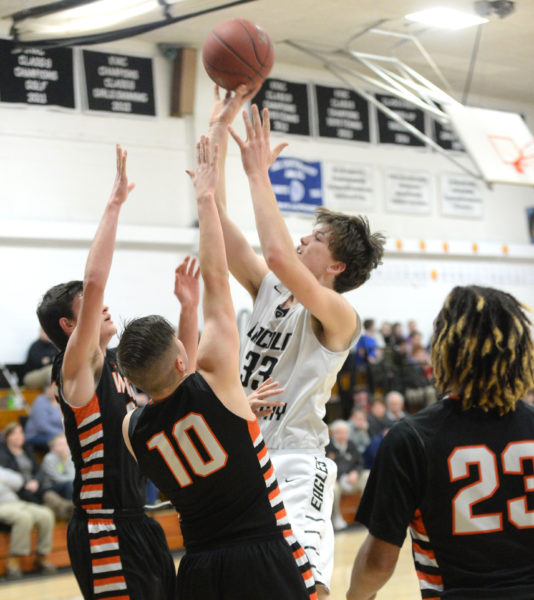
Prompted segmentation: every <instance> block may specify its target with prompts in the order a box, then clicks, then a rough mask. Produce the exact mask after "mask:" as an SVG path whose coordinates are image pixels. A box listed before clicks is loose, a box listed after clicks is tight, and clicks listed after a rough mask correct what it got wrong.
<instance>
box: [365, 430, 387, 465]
mask: <svg viewBox="0 0 534 600" xmlns="http://www.w3.org/2000/svg"><path fill="white" fill-rule="evenodd" d="M388 431H389V427H386V429H383V430H382V431H381V432H380V433H377V434H376V435H374V436H373V437H372V438H371V443H370V444H369V446H367V448H366V450H365V452H364V453H363V466H364V468H365V469H368V470H369V471H370V470H371V469H372V468H373V464H374V462H375V458H376V454H377V452H378V448H380V444H381V443H382V440H383V439H384V438H385V437H386V434H387V432H388Z"/></svg>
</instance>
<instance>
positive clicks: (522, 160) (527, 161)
mask: <svg viewBox="0 0 534 600" xmlns="http://www.w3.org/2000/svg"><path fill="white" fill-rule="evenodd" d="M488 139H489V141H490V143H491V145H492V146H493V148H494V150H495V152H496V153H497V154H498V156H499V158H500V159H501V160H502V161H503V162H504V163H506V164H507V165H512V166H513V167H514V168H515V170H516V171H517V172H518V173H524V172H525V168H527V167H530V165H531V164H532V165H534V139H532V140H530V141H529V142H527V143H526V144H525V145H524V146H522V147H520V146H518V145H517V143H516V141H515V140H514V139H513V138H511V137H505V136H501V135H488Z"/></svg>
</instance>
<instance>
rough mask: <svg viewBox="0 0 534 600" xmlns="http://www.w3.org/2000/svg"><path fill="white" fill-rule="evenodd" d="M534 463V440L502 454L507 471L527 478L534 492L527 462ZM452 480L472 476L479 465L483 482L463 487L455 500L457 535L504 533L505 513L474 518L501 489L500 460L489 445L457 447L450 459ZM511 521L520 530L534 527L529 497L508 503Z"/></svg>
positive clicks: (528, 487)
mask: <svg viewBox="0 0 534 600" xmlns="http://www.w3.org/2000/svg"><path fill="white" fill-rule="evenodd" d="M525 460H530V461H534V441H526V442H511V443H510V444H508V446H506V448H505V449H504V450H503V452H502V454H501V461H502V468H503V472H504V473H505V474H507V475H523V486H524V490H525V492H534V475H525V474H524V470H523V461H525ZM448 464H449V476H450V480H451V481H458V480H459V479H465V478H466V477H468V476H469V466H470V465H476V466H477V467H478V472H479V480H478V481H476V482H475V483H472V484H470V485H467V486H465V487H463V488H462V489H461V490H460V491H459V492H458V493H457V494H456V496H455V497H454V498H453V500H452V507H453V513H452V530H453V534H455V535H469V534H475V533H490V532H491V531H501V530H502V528H503V525H502V518H503V516H502V513H500V512H497V513H488V514H481V515H473V506H474V505H475V504H477V503H479V502H482V501H483V500H487V499H488V498H491V497H492V496H493V494H495V492H496V491H497V489H498V487H499V473H498V469H497V457H496V456H495V454H494V453H493V452H492V451H491V450H490V449H489V448H488V447H487V446H485V445H482V446H462V447H459V448H455V449H454V450H453V452H452V453H451V455H450V456H449V459H448ZM507 508H508V511H507V512H508V520H509V521H510V522H511V523H512V524H513V525H515V527H517V528H518V529H526V528H530V527H534V510H528V507H527V497H526V495H524V496H519V497H518V498H512V499H510V500H508V502H507Z"/></svg>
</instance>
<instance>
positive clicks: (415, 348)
mask: <svg viewBox="0 0 534 600" xmlns="http://www.w3.org/2000/svg"><path fill="white" fill-rule="evenodd" d="M56 352H57V350H56V348H55V346H54V345H53V344H52V343H51V342H50V341H49V340H48V339H47V338H46V335H45V334H44V333H43V332H41V333H40V336H39V339H38V340H36V341H35V342H34V343H32V345H31V346H30V348H29V350H28V356H27V361H26V364H25V365H24V370H23V375H22V381H23V383H24V385H26V386H27V387H40V388H42V393H40V394H39V395H38V396H37V397H36V398H35V400H34V402H33V404H32V406H31V411H30V414H29V416H28V417H27V418H26V419H22V420H21V421H14V422H12V423H9V424H8V425H7V427H5V429H4V431H3V432H2V440H1V443H0V526H1V525H2V524H4V526H7V528H11V537H10V558H9V561H8V564H7V570H6V575H7V577H8V578H10V579H15V578H19V577H21V576H22V573H21V570H20V565H19V564H18V558H19V557H21V556H25V555H28V554H29V553H30V539H31V538H30V535H31V531H32V528H33V527H34V526H35V527H37V530H38V547H37V552H38V554H37V557H36V567H37V568H38V569H39V570H41V571H43V572H51V571H53V570H54V568H53V567H52V565H50V564H49V563H48V562H47V560H46V555H47V554H48V553H49V552H50V549H51V545H52V533H53V526H54V522H55V520H56V519H65V520H67V519H68V518H69V517H70V515H71V514H72V511H73V508H74V507H73V504H72V499H71V498H72V485H73V479H74V465H73V463H72V460H71V458H70V451H69V448H68V445H67V442H66V438H65V436H64V432H63V422H62V417H61V409H60V407H59V404H58V402H57V400H56V397H55V392H54V388H53V386H52V385H51V383H50V373H51V366H52V362H53V358H54V355H55V354H56ZM139 400H140V401H141V400H142V398H140V399H139ZM145 400H146V399H145ZM436 400H437V391H436V390H435V388H434V387H433V378H432V367H431V364H430V354H429V346H428V343H426V344H425V342H424V341H423V337H422V335H421V333H420V332H419V331H418V329H417V325H416V322H415V321H409V322H408V327H407V332H406V333H404V331H403V327H402V324H401V323H394V324H390V323H388V322H385V323H383V324H382V326H381V327H380V329H377V328H376V325H375V321H374V320H373V319H366V320H365V321H364V323H363V331H362V335H361V337H360V338H359V340H358V342H357V344H356V345H355V347H354V348H353V349H352V351H351V352H350V354H349V357H348V359H347V361H346V362H345V364H344V366H343V368H342V370H341V371H340V373H339V375H338V381H337V385H336V387H335V388H334V390H333V397H332V401H331V404H335V405H336V406H337V407H338V411H337V414H335V416H334V418H330V419H329V418H328V416H329V415H332V414H333V412H332V411H330V412H328V413H327V420H330V421H331V422H329V428H330V434H331V436H330V443H329V445H328V446H327V448H326V454H327V456H328V457H329V458H331V459H332V460H334V461H335V462H336V464H337V467H338V475H337V482H336V487H335V493H334V509H333V513H332V520H333V524H334V529H335V530H341V529H344V528H346V527H347V525H348V523H347V522H346V521H345V519H344V518H343V516H342V514H341V509H340V502H341V498H342V496H343V494H355V493H359V494H361V493H362V492H363V489H364V487H365V484H366V482H367V478H368V476H369V472H370V469H371V467H372V465H373V462H374V459H375V457H376V453H377V451H378V448H379V446H380V443H381V441H382V439H383V438H384V436H385V435H386V434H387V432H388V431H389V429H390V428H391V426H392V425H393V424H394V423H395V422H397V421H400V420H401V419H403V418H404V417H405V416H406V414H407V413H413V412H416V411H417V410H420V409H422V408H424V407H425V406H428V405H429V404H431V403H433V402H435V401H436ZM525 400H526V401H527V402H529V403H530V404H534V390H531V391H530V392H529V393H528V394H527V396H526V398H525ZM158 495H159V492H158V490H157V488H155V486H153V484H151V483H150V482H148V484H147V503H148V504H153V503H154V502H156V501H157V499H158Z"/></svg>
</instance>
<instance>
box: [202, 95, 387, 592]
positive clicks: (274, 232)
mask: <svg viewBox="0 0 534 600" xmlns="http://www.w3.org/2000/svg"><path fill="white" fill-rule="evenodd" d="M249 95H250V94H249ZM246 99H247V90H246V88H245V87H244V86H242V87H241V88H239V89H238V90H237V92H236V93H235V94H231V93H228V94H226V96H225V98H224V99H222V100H221V99H220V98H219V92H218V89H217V88H216V93H215V104H214V108H213V111H212V115H211V121H210V135H211V138H212V141H213V143H214V144H217V145H218V146H219V157H220V158H219V160H220V171H219V172H220V173H221V175H222V174H223V173H224V160H225V156H226V148H227V143H228V134H227V132H228V130H230V133H232V136H233V137H234V139H235V140H236V142H237V143H238V145H239V147H240V149H241V157H242V161H243V166H244V169H245V172H246V174H247V176H248V179H249V185H250V190H251V196H252V202H253V206H254V214H255V218H256V226H257V229H258V234H259V237H260V242H261V247H262V251H263V258H261V257H259V256H257V255H256V254H255V252H254V251H253V249H252V248H251V246H250V245H249V243H248V242H247V240H246V238H245V237H244V235H243V234H242V232H241V231H240V230H239V229H238V228H237V226H236V225H235V224H234V223H233V222H232V221H231V220H230V219H229V217H228V215H227V213H226V198H225V184H224V177H220V180H219V187H218V190H217V194H216V201H217V206H218V209H219V214H220V218H221V223H222V225H223V232H224V237H225V246H226V253H227V258H228V263H229V267H230V271H231V272H232V274H233V275H234V277H235V278H236V279H237V280H238V281H239V282H240V283H241V284H242V285H243V286H244V287H245V288H246V289H247V291H248V292H249V293H250V294H251V296H252V299H253V301H254V309H253V313H252V317H251V321H250V324H249V327H248V329H247V334H246V337H245V339H244V340H243V342H242V351H241V361H240V364H241V381H242V383H243V385H244V387H245V389H246V391H247V392H251V391H253V390H255V389H256V388H257V387H258V386H259V385H260V384H261V383H262V382H263V381H264V380H266V379H268V378H269V377H273V378H274V379H275V380H277V381H279V382H280V384H281V385H282V386H283V387H284V389H285V391H284V393H283V394H282V395H281V396H280V398H279V399H280V400H281V401H282V402H284V404H283V405H281V406H277V407H276V408H275V410H274V411H273V412H271V413H270V414H269V415H267V416H265V417H262V415H261V413H260V414H259V415H258V416H259V423H260V427H261V429H262V433H263V436H264V439H265V441H266V443H267V446H268V448H269V450H270V453H271V459H272V462H273V465H274V467H275V470H276V474H277V477H278V482H279V486H280V489H281V492H282V496H283V498H284V503H285V506H286V510H287V513H288V515H289V518H290V521H291V524H292V527H293V531H294V533H295V535H296V537H297V539H298V540H299V541H300V543H301V545H302V546H303V548H304V549H305V550H306V553H307V554H308V558H309V562H310V564H311V567H312V570H313V572H314V576H315V579H316V582H317V584H318V586H317V591H318V595H319V598H321V599H325V598H328V596H329V587H330V577H331V574H332V568H333V529H332V524H331V519H330V516H331V512H332V502H333V486H334V483H335V479H336V466H335V464H334V463H333V462H332V461H330V460H329V459H327V458H326V457H325V453H324V447H325V445H326V444H327V442H328V430H327V426H326V425H325V424H324V422H323V420H322V419H323V417H324V414H325V405H326V402H327V401H328V399H329V397H330V392H331V389H332V386H333V384H334V381H335V377H336V374H337V372H338V371H339V369H340V368H341V365H342V364H343V362H344V361H345V358H346V357H347V354H348V352H349V349H350V348H351V347H352V346H353V345H354V343H355V342H356V339H357V337H358V335H359V332H360V328H361V326H360V319H359V317H358V315H357V313H356V311H355V310H354V309H353V307H352V306H351V305H350V304H349V303H348V301H347V300H346V299H345V298H344V297H343V296H342V295H341V293H342V292H345V291H348V290H350V289H354V288H356V287H358V286H360V285H361V284H362V283H364V282H365V281H366V280H367V279H368V278H369V274H370V272H371V270H372V269H373V268H375V267H376V266H377V265H378V264H379V263H380V260H381V257H382V254H383V244H384V238H383V236H381V235H380V234H371V233H370V231H369V224H368V222H367V220H366V219H365V218H364V217H360V216H348V215H343V214H341V213H333V212H331V211H329V210H326V209H320V210H319V211H318V213H317V225H316V228H315V229H314V231H313V232H312V233H311V234H310V235H307V236H305V237H303V238H301V243H300V245H299V246H298V248H297V250H296V252H295V248H294V247H293V242H292V240H291V236H290V234H289V231H288V229H287V227H286V225H285V222H284V220H283V218H282V215H281V214H280V211H279V209H278V205H277V202H276V198H275V196H274V193H273V190H272V187H271V183H270V180H269V175H268V168H269V166H270V164H271V163H272V162H273V161H274V159H275V158H276V157H277V156H278V154H279V153H280V152H281V150H282V149H283V148H284V146H285V145H286V144H279V145H278V146H277V147H276V148H275V149H274V150H271V148H270V140H269V118H268V113H267V111H264V114H263V122H262V119H261V118H260V114H259V111H258V108H257V107H256V106H253V107H252V121H251V120H250V118H249V117H248V114H246V113H244V115H243V117H244V121H245V127H246V132H247V139H246V140H242V139H240V138H239V137H238V136H237V135H236V134H235V132H234V131H233V130H232V129H231V128H229V125H230V124H231V123H232V121H233V119H234V117H235V116H236V114H237V112H238V111H239V109H240V108H241V107H242V106H243V104H244V103H245V101H246Z"/></svg>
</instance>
